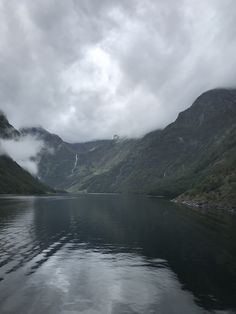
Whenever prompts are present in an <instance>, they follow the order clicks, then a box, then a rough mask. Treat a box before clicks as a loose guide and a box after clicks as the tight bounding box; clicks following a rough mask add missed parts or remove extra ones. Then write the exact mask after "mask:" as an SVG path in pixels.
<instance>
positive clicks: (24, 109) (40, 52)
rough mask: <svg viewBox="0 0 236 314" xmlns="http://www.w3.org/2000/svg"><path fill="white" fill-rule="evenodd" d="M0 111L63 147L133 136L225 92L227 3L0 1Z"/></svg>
mask: <svg viewBox="0 0 236 314" xmlns="http://www.w3.org/2000/svg"><path fill="white" fill-rule="evenodd" d="M0 38H1V40H0V67H1V71H0V104H1V109H3V110H4V111H5V112H6V113H7V115H8V118H9V120H10V121H11V122H12V123H13V124H14V125H16V127H22V126H30V125H31V126H32V125H42V126H43V127H45V128H46V129H48V130H50V131H52V132H53V133H57V134H59V135H60V136H61V137H63V138H64V139H65V140H67V141H84V140H90V139H94V138H111V137H112V136H113V134H119V135H121V136H141V135H143V134H144V133H146V132H148V131H150V130H153V129H156V128H161V127H164V126H165V125H166V124H168V123H170V122H171V121H173V120H174V119H175V117H176V116H177V114H178V112H179V111H181V110H184V109H185V108H187V107H189V106H190V105H191V103H192V102H193V101H194V99H195V98H196V97H197V96H198V95H199V94H201V93H202V92H204V91H205V90H207V89H210V88H215V87H235V82H236V59H235V55H236V2H235V0H225V1H222V0H179V1H174V0H157V1H152V0H142V1H141V0H130V1H125V0H121V1H111V0H99V1H96V0H80V1H75V0H67V1H64V0H40V1H39V0H35V1H31V0H22V1H17V0H12V1H8V0H3V1H1V3H0Z"/></svg>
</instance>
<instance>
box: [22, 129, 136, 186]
mask: <svg viewBox="0 0 236 314" xmlns="http://www.w3.org/2000/svg"><path fill="white" fill-rule="evenodd" d="M21 133H22V134H23V135H33V136H36V137H37V138H38V139H41V140H43V141H44V144H45V148H44V149H43V150H42V151H41V153H40V156H39V164H38V169H39V171H38V175H39V177H40V179H41V180H42V181H43V182H45V183H46V184H48V185H50V186H52V187H53V188H56V189H67V190H68V191H70V192H78V191H79V190H80V187H81V185H82V184H83V181H84V180H87V179H88V178H91V177H94V176H96V175H98V174H102V173H106V172H107V171H109V170H110V169H111V168H112V167H114V166H115V165H117V164H119V163H120V162H121V161H122V160H123V159H124V158H126V156H127V155H128V153H129V152H130V150H131V149H132V147H133V144H134V143H135V140H127V139H119V138H117V137H116V138H115V139H113V140H97V141H91V142H85V143H74V144H70V143H66V142H65V141H63V140H62V139H61V138H60V137H59V136H57V135H55V134H52V133H49V132H48V131H46V130H45V129H43V128H24V129H22V130H21Z"/></svg>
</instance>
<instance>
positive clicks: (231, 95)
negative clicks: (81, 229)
mask: <svg viewBox="0 0 236 314" xmlns="http://www.w3.org/2000/svg"><path fill="white" fill-rule="evenodd" d="M235 128H236V90H233V89H231V90H227V89H215V90H211V91H208V92H206V93H204V94H202V95H201V96H200V97H198V98H197V99H196V101H195V102H194V103H193V105H192V106H191V107H190V108H189V109H187V110H185V111H183V112H181V113H180V114H179V116H178V118H177V119H176V121H175V122H173V123H171V124H170V125H168V126H167V127H166V128H165V129H163V130H156V131H153V132H151V133H149V134H147V135H146V136H144V137H143V138H141V139H123V140H122V139H119V138H115V139H114V140H103V141H92V142H88V143H77V144H69V143H65V142H64V141H63V140H62V139H60V138H59V137H58V136H56V135H53V134H50V133H48V132H47V131H45V130H42V129H36V128H34V129H27V130H24V132H26V133H29V134H32V133H33V134H37V135H38V136H39V137H40V138H41V139H43V140H44V142H45V143H46V144H47V146H48V147H50V148H52V149H53V152H51V153H50V152H49V151H48V150H47V149H46V150H44V151H42V154H41V161H40V164H39V174H40V177H41V178H42V180H43V181H44V182H46V183H47V184H50V185H51V186H53V187H57V188H63V189H67V190H68V191H71V192H82V191H87V192H119V193H142V194H152V195H159V196H166V197H170V198H175V197H178V198H177V200H178V201H181V202H188V203H190V202H191V200H192V203H197V204H209V205H212V206H213V205H214V204H215V205H217V206H220V207H227V208H235V207H236V204H235V160H236V151H235V150H236V143H235V139H236V134H235ZM215 205H214V206H215Z"/></svg>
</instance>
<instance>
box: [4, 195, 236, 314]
mask: <svg viewBox="0 0 236 314" xmlns="http://www.w3.org/2000/svg"><path fill="white" fill-rule="evenodd" d="M235 226H236V223H235V218H233V217H231V216H227V215H226V216H225V215H222V214H221V213H219V214H218V215H217V216H216V217H211V216H210V214H208V215H206V214H202V213H197V212H196V211H193V210H190V209H188V208H184V207H181V206H177V205H175V204H172V203H170V202H168V201H165V200H160V199H157V198H147V197H141V196H119V195H81V196H78V197H75V196H58V197H2V198H1V199H0V313H1V314H4V313H11V314H14V313H17V314H18V313H20V314H21V313H24V314H28V313H33V314H38V313H40V314H41V313H50V314H54V313H55V314H59V313H63V314H74V313H84V314H93V313H102V314H106V313H107V314H110V313H113V314H115V313H136V314H137V313H142V314H148V313H160V314H162V313H164V314H175V313H176V314H185V313H186V314H192V313H193V314H195V313H196V314H198V313H222V314H223V313H236V234H235V233H236V228H235Z"/></svg>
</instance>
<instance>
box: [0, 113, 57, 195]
mask: <svg viewBox="0 0 236 314" xmlns="http://www.w3.org/2000/svg"><path fill="white" fill-rule="evenodd" d="M18 137H20V132H19V131H17V130H16V129H14V127H13V126H12V125H11V124H9V122H8V120H7V118H6V117H5V115H4V114H3V113H2V112H0V144H1V139H2V140H6V139H7V140H10V139H17V138H18ZM0 149H1V155H0V194H43V193H46V192H48V191H50V190H51V189H49V188H48V187H46V186H45V185H44V184H42V183H41V182H39V180H38V179H36V178H34V177H32V176H31V174H29V173H28V172H27V171H25V170H24V169H22V168H21V167H20V166H19V165H18V164H17V163H16V162H15V161H14V160H12V159H11V158H10V157H9V156H7V155H6V154H5V153H4V151H2V148H1V146H0Z"/></svg>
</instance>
